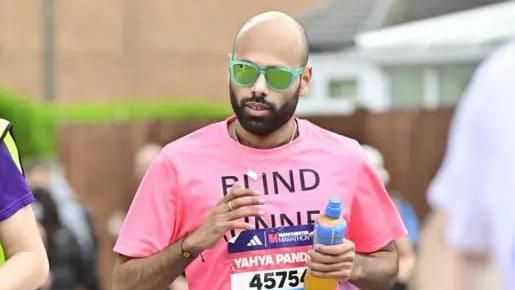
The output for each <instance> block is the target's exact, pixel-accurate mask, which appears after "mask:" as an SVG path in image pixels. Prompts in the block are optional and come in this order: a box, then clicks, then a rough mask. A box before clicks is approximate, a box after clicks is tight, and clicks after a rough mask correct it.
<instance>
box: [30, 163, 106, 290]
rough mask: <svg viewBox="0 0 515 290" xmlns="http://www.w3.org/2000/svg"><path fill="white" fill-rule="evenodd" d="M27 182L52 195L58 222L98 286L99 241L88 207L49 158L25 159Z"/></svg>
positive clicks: (58, 167) (97, 286)
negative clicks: (73, 242) (69, 233)
mask: <svg viewBox="0 0 515 290" xmlns="http://www.w3.org/2000/svg"><path fill="white" fill-rule="evenodd" d="M27 182H28V184H29V186H30V187H32V188H41V189H45V190H47V191H48V192H49V193H50V194H51V195H52V199H53V201H54V202H55V204H56V206H57V213H58V215H59V219H60V221H61V223H62V224H63V225H64V226H66V228H67V229H68V230H70V231H71V233H72V234H73V236H74V238H75V240H76V241H77V242H78V244H79V253H80V254H81V255H82V257H83V258H82V259H83V261H85V263H87V264H88V266H87V268H88V269H89V270H90V271H92V275H94V277H95V278H94V280H95V281H96V282H95V283H96V286H95V287H96V288H99V287H100V286H99V285H100V284H99V281H98V274H97V260H98V241H97V238H96V235H95V230H94V227H93V222H92V218H91V215H90V213H89V210H88V209H87V207H85V206H84V205H82V204H81V203H80V202H79V201H78V200H77V197H76V194H75V192H73V190H72V188H71V186H70V185H69V183H68V181H67V180H66V177H65V176H64V173H63V171H62V169H61V168H60V166H59V165H58V164H57V163H56V162H55V161H52V160H31V161H30V162H28V163H27ZM92 279H93V278H92Z"/></svg>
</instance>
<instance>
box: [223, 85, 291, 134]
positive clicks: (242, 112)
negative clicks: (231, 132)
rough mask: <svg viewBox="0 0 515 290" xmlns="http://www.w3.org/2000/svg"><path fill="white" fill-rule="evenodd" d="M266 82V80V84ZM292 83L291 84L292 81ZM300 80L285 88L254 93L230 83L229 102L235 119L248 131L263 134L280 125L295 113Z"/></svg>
mask: <svg viewBox="0 0 515 290" xmlns="http://www.w3.org/2000/svg"><path fill="white" fill-rule="evenodd" d="M265 85H266V84H265ZM292 87H294V84H292ZM299 91H300V85H299V82H298V81H296V82H295V88H294V89H289V90H287V91H285V92H280V93H279V92H273V91H271V90H268V91H267V92H266V93H265V92H261V93H259V94H258V93H257V92H255V91H252V90H251V89H249V88H242V87H239V86H238V85H237V84H235V83H233V82H232V81H231V82H230V84H229V93H230V97H231V105H232V109H233V111H234V113H235V114H236V117H237V118H238V121H239V122H240V124H241V125H242V127H243V128H244V129H245V130H247V131H248V132H250V133H252V134H255V135H259V136H265V135H268V134H270V133H272V132H274V131H275V130H277V129H279V128H280V127H281V126H283V125H284V124H285V123H286V122H287V121H288V120H289V119H290V118H291V117H292V116H293V114H294V113H295V110H296V108H297V103H298V101H299Z"/></svg>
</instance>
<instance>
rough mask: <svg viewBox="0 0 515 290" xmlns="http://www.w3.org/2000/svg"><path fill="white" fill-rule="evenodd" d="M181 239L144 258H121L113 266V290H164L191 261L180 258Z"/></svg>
mask: <svg viewBox="0 0 515 290" xmlns="http://www.w3.org/2000/svg"><path fill="white" fill-rule="evenodd" d="M181 241H182V239H181V240H179V241H177V242H176V243H174V244H172V245H170V246H169V247H168V248H166V249H165V250H163V251H161V252H159V253H156V254H155V255H152V256H150V257H146V258H134V259H128V258H122V257H120V258H119V259H121V261H118V262H117V263H118V264H117V265H116V266H115V269H114V273H113V289H114V290H125V289H138V290H147V289H148V290H155V289H165V288H166V287H168V286H169V285H170V284H171V283H172V282H173V281H174V280H175V278H177V276H179V275H180V274H181V273H182V272H183V271H184V269H185V268H186V266H187V265H188V264H189V263H190V262H191V259H186V258H184V257H183V256H182V254H181V250H180V243H181Z"/></svg>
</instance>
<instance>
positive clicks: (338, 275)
mask: <svg viewBox="0 0 515 290" xmlns="http://www.w3.org/2000/svg"><path fill="white" fill-rule="evenodd" d="M309 273H310V274H311V275H313V276H315V277H319V278H327V279H338V280H340V281H342V280H343V281H347V280H348V278H350V273H349V271H345V270H344V271H336V272H320V271H312V270H309ZM346 276H348V278H347V279H346V278H345V277H346Z"/></svg>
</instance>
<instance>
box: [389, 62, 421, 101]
mask: <svg viewBox="0 0 515 290" xmlns="http://www.w3.org/2000/svg"><path fill="white" fill-rule="evenodd" d="M386 72H387V74H388V76H389V80H390V96H391V98H392V99H391V101H392V108H395V109H414V108H418V107H420V106H422V104H423V100H424V70H423V69H422V68H421V67H414V66H409V67H392V68H388V69H386Z"/></svg>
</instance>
